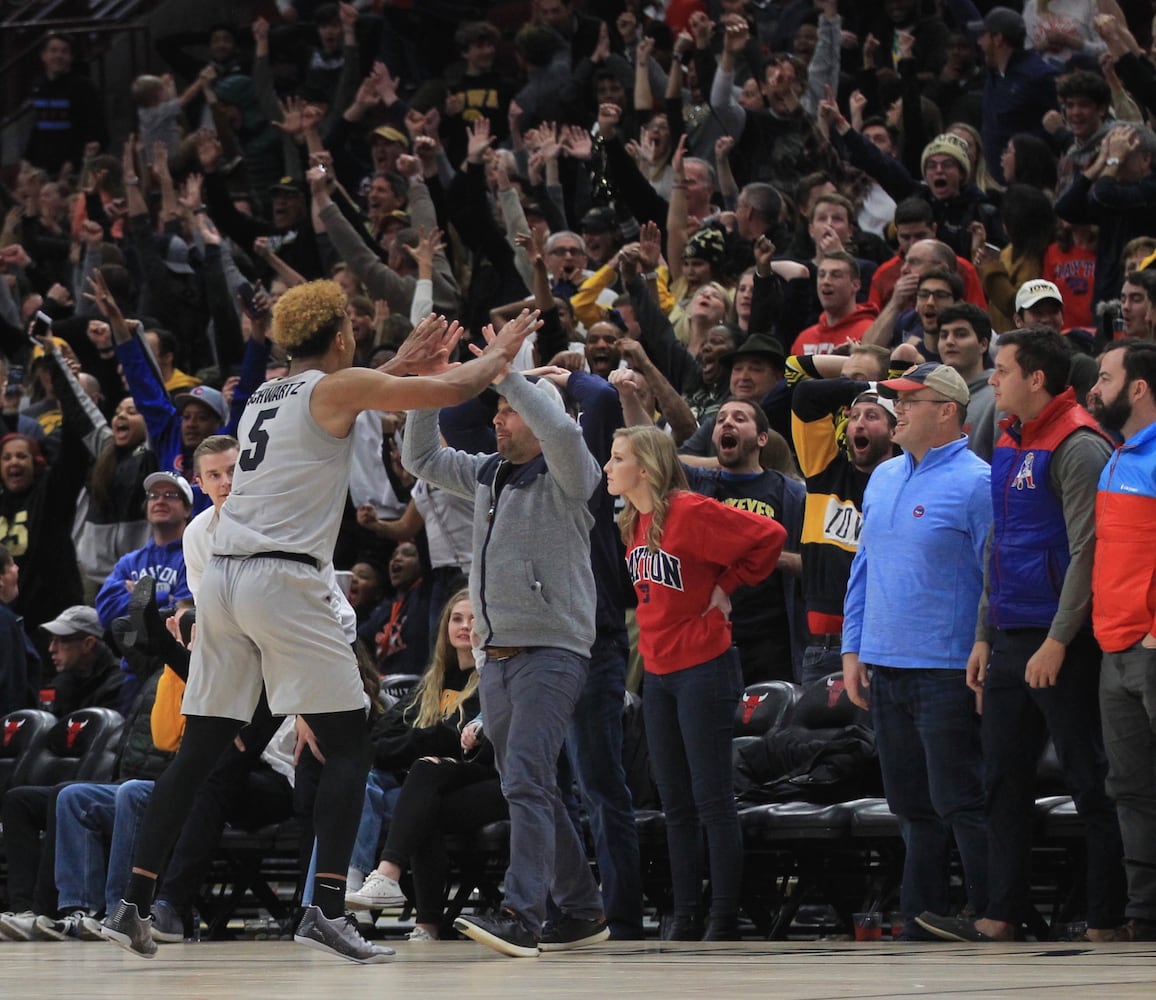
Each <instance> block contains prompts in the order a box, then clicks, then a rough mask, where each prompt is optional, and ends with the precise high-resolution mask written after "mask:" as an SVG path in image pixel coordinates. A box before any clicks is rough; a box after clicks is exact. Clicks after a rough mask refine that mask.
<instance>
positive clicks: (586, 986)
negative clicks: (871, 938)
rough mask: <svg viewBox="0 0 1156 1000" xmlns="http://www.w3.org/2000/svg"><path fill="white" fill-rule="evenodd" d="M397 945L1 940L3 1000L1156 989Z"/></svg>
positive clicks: (1001, 973)
mask: <svg viewBox="0 0 1156 1000" xmlns="http://www.w3.org/2000/svg"><path fill="white" fill-rule="evenodd" d="M395 947H396V949H397V952H398V956H397V959H396V960H395V961H394V962H393V963H391V964H389V965H378V966H356V965H352V964H349V963H346V962H342V961H340V960H338V959H335V958H329V957H327V956H325V955H319V954H317V953H316V952H312V951H309V950H308V949H305V948H302V947H299V946H297V945H293V944H291V943H287V942H243V941H239V942H225V943H211V944H188V945H167V946H162V947H161V949H160V953H159V955H158V957H157V958H156V960H154V961H145V960H142V959H137V958H134V957H132V956H130V955H126V954H125V953H124V952H122V951H121V950H120V949H118V948H115V947H113V946H112V945H107V944H102V943H99V942H96V943H85V944H81V943H70V944H55V943H52V944H50V943H29V944H16V943H11V942H0V996H3V997H5V998H8V997H11V998H14V1000H15V998H20V1000H49V998H51V1000H58V998H60V997H83V998H84V1000H105V998H108V1000H135V998H141V1000H144V998H147V1000H192V998H196V1000H217V998H230V1000H233V998H237V1000H266V998H268V1000H289V998H296V997H308V998H311V1000H328V998H330V997H338V996H341V997H351V998H356V997H357V996H358V995H360V996H361V997H369V996H388V997H392V998H395V1000H402V998H404V1000H439V998H447V1000H448V998H452V1000H487V998H493V1000H511V998H517V997H531V996H533V997H537V998H561V1000H567V998H571V997H573V998H576V1000H577V998H581V1000H602V998H605V997H614V996H616V995H617V996H618V997H621V998H623V1000H626V998H629V1000H635V998H645V1000H649V998H654V1000H678V998H681V997H692V996H693V997H702V998H708V1000H709V998H712V997H713V998H719V997H726V998H727V1000H738V998H741V997H768V998H770V997H773V998H774V1000H796V998H798V1000H862V998H872V1000H876V998H892V997H920V998H925V997H981V996H983V997H989V998H990V997H992V996H998V997H999V998H1000V1000H1003V998H1006V997H1009V996H1017V995H1019V996H1024V997H1036V998H1039V997H1046V998H1047V1000H1060V998H1076V997H1079V998H1087V997H1093V996H1094V997H1110V998H1111V1000H1130V998H1133V997H1135V998H1140V997H1144V998H1151V997H1152V996H1153V995H1154V993H1156V988H1154V986H1153V982H1154V980H1156V973H1154V969H1156V945H1139V944H1136V945H1101V946H1098V947H1092V946H1089V945H1079V944H1050V945H1048V944H1045V945H1033V944H1019V945H987V946H980V945H947V944H944V945H922V944H920V945H915V944H897V943H892V942H890V941H884V942H878V943H870V944H867V943H865V944H853V943H845V944H844V943H833V944H827V943H812V944H801V943H789V944H784V943H778V942H776V943H773V944H772V943H762V942H743V943H741V944H708V945H686V944H674V943H670V944H663V943H660V942H657V941H654V942H620V943H608V944H605V945H600V946H598V947H594V948H589V949H586V950H583V951H575V952H569V953H563V954H553V955H549V956H544V957H542V958H539V959H537V960H533V959H510V958H503V957H502V956H500V955H496V954H494V953H493V952H490V951H488V950H486V949H484V948H483V947H481V946H480V945H477V944H474V943H472V942H448V943H444V944H409V943H408V942H405V941H399V942H397V943H396V945H395ZM362 990H365V991H372V993H370V992H365V993H360V991H362ZM352 991H359V992H358V993H356V994H355V993H353V992H352ZM385 991H388V993H387V992H385Z"/></svg>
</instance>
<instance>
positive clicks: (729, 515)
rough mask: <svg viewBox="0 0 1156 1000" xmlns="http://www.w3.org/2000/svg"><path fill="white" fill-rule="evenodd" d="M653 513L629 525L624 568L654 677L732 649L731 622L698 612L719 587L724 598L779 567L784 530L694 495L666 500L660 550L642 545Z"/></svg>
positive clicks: (640, 645) (642, 644)
mask: <svg viewBox="0 0 1156 1000" xmlns="http://www.w3.org/2000/svg"><path fill="white" fill-rule="evenodd" d="M651 520H652V516H651V515H650V514H643V515H642V516H640V517H639V519H638V522H637V523H636V524H635V527H634V538H633V539H632V540H631V543H630V545H629V547H628V551H627V553H626V565H627V568H628V570H629V572H630V578H631V579H632V580H633V581H634V590H635V592H636V593H637V594H638V608H637V610H636V615H637V618H638V631H639V637H638V648H639V650H640V651H641V653H642V657H643V659H644V660H645V662H646V669H647V671H648V672H649V673H653V674H669V673H673V672H674V671H676V670H685V669H686V668H687V667H693V666H697V665H698V664H700V663H705V662H706V661H707V660H711V659H713V658H714V657H716V656H721V655H722V654H723V653H724V652H726V650H727V649H728V648H729V647H730V645H731V623H730V622H729V621H728V620H727V619H726V618H725V617H724V616H723V615H722V613H721V612H719V611H718V610H712V611H711V613H710V614H709V615H703V612H704V611H705V610H706V607H707V604H708V603H709V601H710V595H711V592H712V591H713V590H714V587H715V584H718V585H719V586H720V587H722V589H723V590H724V591H726V593H727V594H732V593H734V591H735V590H736V589H737V588H738V587H740V586H743V585H747V586H749V585H751V584H755V583H758V582H759V581H761V580H764V579H766V578H767V577H768V576H769V575H770V574H771V573H772V572H773V571H774V569H775V567H776V566H777V565H778V563H779V555H780V554H781V553H782V551H783V543H784V542H785V541H786V540H787V532H786V529H784V528H783V526H782V525H781V524H779V522H778V521H774V520H772V519H771V518H769V517H763V516H761V515H759V514H754V513H751V512H749V511H745V510H739V509H738V508H737V507H728V506H726V505H725V504H721V503H719V502H718V501H717V500H711V499H710V498H709V497H704V496H699V495H698V494H697V493H685V492H678V493H674V494H672V496H671V503H670V508H669V510H668V511H667V515H666V522H665V524H663V528H662V541H661V543H660V544H661V548H660V549H659V551H658V552H650V551H649V550H648V549H647V548H646V533H647V532H648V531H649V530H650V522H651Z"/></svg>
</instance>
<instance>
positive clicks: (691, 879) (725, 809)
mask: <svg viewBox="0 0 1156 1000" xmlns="http://www.w3.org/2000/svg"><path fill="white" fill-rule="evenodd" d="M741 693H742V667H741V666H740V664H739V655H738V652H737V651H736V650H735V648H734V647H733V646H732V647H731V648H730V649H728V650H727V651H726V652H725V653H723V654H722V656H719V657H716V658H715V659H713V660H707V661H706V662H705V663H700V664H699V665H698V666H695V667H690V668H688V669H686V670H676V671H674V672H673V673H669V674H652V673H647V675H646V682H645V684H644V685H643V688H642V711H643V716H644V718H645V720H646V744H647V747H648V748H649V750H650V762H651V764H652V765H653V767H654V777H655V780H656V782H657V784H658V794H659V796H660V797H661V799H662V810H663V812H664V813H665V814H666V843H667V848H668V850H669V852H670V871H671V877H672V881H673V886H674V912H675V915H676V916H682V917H693V916H694V915H695V914H696V913H697V912H698V909H699V903H700V901H701V898H702V830H703V829H704V828H705V830H706V840H707V852H708V856H709V860H710V884H711V915H712V916H714V917H723V918H726V917H731V916H734V915H735V914H737V913H738V909H739V894H740V890H741V883H742V870H743V837H742V831H741V830H740V828H739V818H738V809H737V807H736V806H735V796H734V787H733V786H734V782H733V780H732V776H731V737H732V735H733V733H734V719H735V706H736V705H737V704H738V700H739V695H740V694H741Z"/></svg>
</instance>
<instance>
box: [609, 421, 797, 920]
mask: <svg viewBox="0 0 1156 1000" xmlns="http://www.w3.org/2000/svg"><path fill="white" fill-rule="evenodd" d="M605 472H606V483H607V489H608V490H609V491H610V493H611V494H613V495H614V496H621V497H623V498H624V500H625V502H626V504H625V507H624V509H623V511H622V513H621V515H620V516H619V522H618V523H619V527H620V528H621V530H622V538H623V541H624V542H625V544H626V562H627V566H628V568H629V572H630V576H631V579H632V580H633V582H634V589H635V592H636V593H637V595H638V608H637V612H636V614H637V618H638V628H639V640H638V643H639V649H640V651H641V653H642V657H643V660H644V661H645V664H646V682H645V684H644V686H643V698H642V705H643V713H644V717H645V720H646V738H647V743H648V746H649V750H650V759H651V762H652V764H653V766H654V775H655V779H656V780H657V782H658V790H659V794H660V796H661V798H662V807H663V810H664V812H665V813H666V838H667V846H668V849H669V851H670V867H671V872H672V875H673V882H674V919H673V921H672V922H671V924H670V926H669V928H668V929H667V933H666V937H667V938H668V939H669V940H676V941H688V940H699V939H700V938H701V939H702V940H705V941H728V940H735V939H737V938H738V936H739V935H738V905H739V884H740V881H741V879H742V834H741V831H740V830H739V822H738V813H737V810H736V808H735V801H734V794H733V792H732V790H731V735H732V731H733V728H734V710H735V705H736V704H737V703H738V699H739V696H740V694H741V692H742V672H741V669H740V666H739V658H738V653H737V652H736V651H735V648H734V646H733V645H732V643H731V625H730V618H729V615H730V594H731V593H732V592H733V591H734V590H735V589H736V588H737V587H739V586H742V585H744V584H746V585H750V584H754V583H758V582H759V581H760V580H763V579H764V578H765V577H766V576H768V575H769V574H770V573H771V572H772V571H773V570H774V568H775V566H776V565H777V564H778V561H779V555H780V553H781V552H782V549H783V543H784V541H785V540H786V531H785V530H784V529H783V527H782V526H781V525H780V524H778V522H776V521H773V520H772V519H770V518H767V517H761V516H759V515H757V514H753V513H750V512H747V511H743V510H739V509H737V508H735V507H728V506H726V505H724V504H721V503H719V502H718V501H716V500H711V499H709V498H707V497H703V496H699V495H698V494H696V493H691V492H690V491H689V490H688V489H687V483H686V476H685V474H684V473H683V471H682V466H681V465H680V464H679V461H678V455H677V454H676V453H675V449H674V442H673V440H672V439H671V438H670V437H669V436H668V435H667V434H665V433H663V432H662V431H660V430H658V429H657V428H654V427H629V428H624V429H622V430H619V431H618V432H617V433H616V434H615V435H614V443H613V446H612V447H611V451H610V461H609V462H607V463H606V466H605ZM701 829H705V830H706V836H707V846H708V852H707V853H708V860H709V866H710V871H709V875H710V882H711V907H710V916H709V920H708V922H707V926H706V933H705V935H703V934H702V931H701V929H700V927H701V924H700V920H701V917H700V914H699V904H700V902H701V886H702V874H701V871H700V868H701V865H700V858H701V854H702V833H701Z"/></svg>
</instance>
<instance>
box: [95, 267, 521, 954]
mask: <svg viewBox="0 0 1156 1000" xmlns="http://www.w3.org/2000/svg"><path fill="white" fill-rule="evenodd" d="M98 294H100V292H99V290H98ZM98 305H99V303H98ZM345 305H346V302H345V296H344V294H343V293H342V292H341V289H340V287H339V286H338V285H337V284H336V283H335V282H332V281H314V282H310V283H307V284H304V285H298V286H297V287H295V288H292V289H290V290H289V291H288V292H286V293H285V295H284V296H282V298H281V299H280V301H279V302H278V303H277V305H276V306H275V307H274V310H273V339H274V341H275V342H276V343H278V344H280V345H281V346H282V347H283V348H284V349H285V350H286V352H287V353H288V355H289V357H290V366H289V374H288V375H286V376H285V377H284V378H281V379H276V380H274V381H272V382H267V383H265V384H264V385H263V386H261V387H260V388H259V389H258V390H257V391H256V392H255V393H254V394H253V395H252V397H251V398H250V399H249V402H248V404H247V406H246V408H245V413H244V415H243V416H242V418H241V422H240V425H239V427H238V434H237V436H238V438H239V440H240V443H241V454H240V457H239V459H238V461H237V469H236V474H235V478H234V480H233V488H232V492H231V493H230V495H229V498H228V499H227V500H226V501H225V503H224V505H223V507H222V508H221V511H220V515H219V520H218V523H217V526H216V529H215V531H214V533H213V547H212V551H213V558H212V560H211V561H210V562H209V565H208V566H207V568H206V570H205V574H204V578H203V579H202V581H201V589H200V594H199V595H198V611H197V631H198V635H197V641H196V643H195V644H194V647H193V655H192V664H191V666H190V670H189V683H188V687H187V689H186V691H185V697H184V706H183V708H184V713H185V715H186V718H187V721H186V725H185V734H184V739H183V740H182V742H181V749H180V751H179V752H178V754H177V757H176V759H175V760H174V761H173V763H172V764H171V765H170V766H169V768H168V769H167V770H166V772H165V774H164V775H163V776H162V778H161V779H160V780H159V781H158V782H157V786H156V790H155V791H154V793H153V797H152V800H151V802H150V804H149V809H148V812H147V813H146V814H145V818H144V822H143V826H142V830H141V835H140V841H139V844H140V846H139V848H138V851H137V856H136V858H135V865H134V867H133V874H132V877H131V879H130V881H129V885H128V890H127V892H126V894H125V899H124V900H122V901H121V903H120V904H119V905H118V906H117V908H116V910H114V911H113V912H112V913H111V914H109V915H108V916H107V917H106V918H105V921H104V923H103V925H102V933H103V934H104V935H105V936H106V937H107V938H109V939H110V940H112V941H114V942H115V943H117V944H119V945H120V946H121V947H123V948H125V949H127V950H129V951H132V952H134V953H135V954H138V955H141V956H144V957H152V956H153V955H154V954H155V944H154V943H153V940H152V937H151V935H150V933H149V924H150V918H149V916H148V912H149V907H150V905H151V902H152V898H153V893H154V890H155V887H156V879H157V873H158V872H159V871H160V869H161V867H162V865H163V863H164V860H165V857H166V856H167V854H168V852H169V850H170V848H171V847H172V844H173V842H174V841H175V839H176V837H177V835H178V834H179V833H180V829H181V825H182V823H183V822H184V819H185V817H186V815H187V814H188V811H189V808H190V806H191V803H192V800H193V797H194V795H195V793H196V790H197V788H198V787H199V785H200V784H201V782H202V781H203V780H204V778H205V777H206V776H207V775H208V773H209V771H210V770H211V768H212V767H213V765H214V763H215V762H216V760H217V758H218V756H219V755H220V753H221V751H222V750H223V749H224V748H225V747H226V746H227V745H228V744H229V742H230V741H231V740H232V739H233V737H234V736H235V735H236V733H237V732H238V730H239V729H240V728H241V726H242V725H243V724H244V723H245V722H246V721H248V719H249V718H250V717H251V715H252V714H253V709H254V707H255V706H256V704H257V700H258V698H259V696H260V692H261V685H262V682H264V684H265V688H266V690H267V692H268V698H269V707H270V709H271V710H272V712H273V713H274V714H275V715H290V714H295V715H298V716H299V717H303V718H304V721H305V722H306V723H307V724H308V726H309V729H310V730H311V731H312V733H313V735H314V737H315V742H316V746H317V749H318V751H319V753H320V755H321V759H322V760H323V762H324V767H323V768H322V772H321V780H320V784H319V787H318V790H317V800H316V805H315V808H314V824H315V829H316V836H317V875H316V877H315V880H314V890H313V904H312V905H311V906H309V907H307V908H306V911H305V915H304V916H303V918H302V921H301V924H300V925H299V926H298V928H297V932H296V934H295V935H294V940H296V941H298V942H299V943H302V944H306V945H309V946H310V947H314V948H318V949H321V950H324V951H329V952H331V953H333V954H336V955H340V956H341V957H343V958H347V959H350V960H351V961H354V962H360V963H375V962H383V961H388V960H389V958H390V957H391V956H392V955H393V952H392V950H391V949H389V948H382V947H378V946H376V945H374V944H371V943H370V942H367V941H366V940H365V939H364V938H362V936H361V934H360V933H359V932H358V930H357V924H356V923H355V922H354V921H352V920H351V919H347V918H346V917H345V915H344V912H343V911H344V903H345V874H346V872H347V870H348V868H349V856H350V853H351V851H352V847H353V841H354V837H355V834H356V830H357V823H358V819H359V816H360V812H361V799H362V796H361V790H362V789H363V788H364V784H365V776H366V773H367V771H368V764H369V754H368V740H367V735H366V723H365V707H364V704H365V702H364V697H365V696H364V692H363V689H362V684H361V680H360V675H359V673H358V670H357V664H356V660H355V657H354V655H353V651H352V650H351V649H350V647H349V645H348V643H347V642H346V640H345V637H344V635H343V633H342V629H341V626H340V624H339V623H338V620H337V617H336V615H335V614H334V610H333V607H332V603H331V600H330V593H329V588H328V587H327V586H326V582H325V579H324V577H323V575H322V572H321V570H322V567H324V566H325V565H326V564H328V563H329V562H330V560H331V559H332V555H333V546H334V543H335V542H336V539H337V532H338V527H339V525H340V520H341V512H342V509H343V507H344V504H345V494H346V491H347V489H348V486H349V468H350V455H351V444H352V438H351V435H350V432H351V429H352V427H353V422H354V420H355V419H356V418H357V415H358V413H360V412H361V411H362V410H402V409H417V408H423V407H442V406H451V405H454V404H457V403H459V402H462V401H464V400H466V399H469V398H470V397H472V396H474V395H476V394H477V393H478V392H480V391H481V390H482V389H484V388H485V387H486V386H487V385H489V383H490V381H491V380H492V379H493V377H494V376H496V375H498V374H499V373H500V372H502V371H504V369H505V366H506V365H507V363H508V362H509V361H510V359H512V358H513V357H514V355H515V354H516V353H517V351H518V348H519V347H520V346H521V344H522V342H523V341H524V340H525V338H526V336H527V334H529V333H530V332H531V331H532V330H534V329H535V328H536V326H537V314H536V313H523V315H522V316H520V317H519V318H518V319H517V320H516V321H515V322H513V323H511V324H508V325H507V326H504V327H503V328H502V331H501V333H499V334H498V335H497V337H496V338H495V339H493V340H492V341H491V342H490V343H489V344H488V345H487V347H486V349H485V351H483V352H481V354H480V356H479V357H478V359H477V360H474V361H470V362H467V363H466V364H463V365H460V366H457V367H450V366H449V364H448V360H447V359H448V358H449V356H450V353H451V352H452V351H453V349H454V347H455V346H456V344H457V341H458V338H459V337H460V335H461V330H460V329H459V328H458V326H457V324H456V323H454V324H453V325H449V326H447V324H446V321H445V320H444V319H443V318H441V317H432V316H431V317H427V318H426V319H425V320H423V321H422V322H421V323H419V324H418V326H417V327H416V328H415V330H414V332H413V334H412V335H411V339H410V341H409V342H408V344H407V345H406V346H404V347H403V350H402V354H401V355H399V357H400V358H401V359H402V361H401V364H400V365H397V364H396V363H395V370H397V368H399V367H400V368H403V369H404V372H403V373H405V374H411V373H412V374H414V375H416V376H417V377H414V378H404V379H403V378H397V377H394V376H392V375H388V374H385V373H384V372H381V371H374V370H371V369H366V368H353V367H351V366H352V364H353V354H354V348H355V346H356V345H355V342H354V338H353V330H352V326H351V324H350V322H349V320H348V319H347V318H346V315H345Z"/></svg>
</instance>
